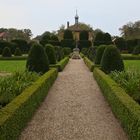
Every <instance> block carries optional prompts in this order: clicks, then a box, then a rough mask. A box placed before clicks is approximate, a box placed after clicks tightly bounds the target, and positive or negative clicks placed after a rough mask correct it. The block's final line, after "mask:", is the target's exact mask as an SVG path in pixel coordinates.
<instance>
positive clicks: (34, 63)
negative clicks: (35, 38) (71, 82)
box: [26, 43, 49, 73]
mask: <svg viewBox="0 0 140 140" xmlns="http://www.w3.org/2000/svg"><path fill="white" fill-rule="evenodd" d="M26 68H27V70H29V71H35V72H37V73H45V72H47V71H48V70H49V61H48V57H47V54H46V53H45V50H44V48H43V47H42V46H41V45H40V44H37V43H36V44H34V45H33V46H32V47H31V49H30V51H29V55H28V59H27V64H26Z"/></svg>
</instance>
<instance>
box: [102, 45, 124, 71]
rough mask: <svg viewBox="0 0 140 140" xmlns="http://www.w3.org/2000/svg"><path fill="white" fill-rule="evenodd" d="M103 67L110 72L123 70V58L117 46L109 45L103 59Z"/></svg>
mask: <svg viewBox="0 0 140 140" xmlns="http://www.w3.org/2000/svg"><path fill="white" fill-rule="evenodd" d="M101 69H102V70H103V71H104V72H105V73H110V72H111V71H115V70H116V71H123V70H124V64H123V60H122V58H121V55H120V52H119V50H118V49H117V48H116V47H115V46H112V45H110V46H108V47H107V48H106V49H105V51H104V54H103V57H102V60H101Z"/></svg>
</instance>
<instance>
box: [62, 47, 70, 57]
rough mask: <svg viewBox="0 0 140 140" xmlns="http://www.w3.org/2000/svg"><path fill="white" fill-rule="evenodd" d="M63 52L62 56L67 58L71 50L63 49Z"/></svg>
mask: <svg viewBox="0 0 140 140" xmlns="http://www.w3.org/2000/svg"><path fill="white" fill-rule="evenodd" d="M63 51H64V55H65V56H68V55H70V53H71V48H68V47H67V48H63Z"/></svg>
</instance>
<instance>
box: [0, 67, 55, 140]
mask: <svg viewBox="0 0 140 140" xmlns="http://www.w3.org/2000/svg"><path fill="white" fill-rule="evenodd" d="M57 73H58V72H57V70H56V69H51V70H50V71H48V72H47V73H45V74H44V75H43V76H41V77H40V78H39V79H38V80H37V81H36V82H34V83H33V85H32V86H30V87H28V88H26V89H25V90H24V91H23V92H22V93H21V94H20V95H19V96H17V97H16V98H15V99H14V100H13V101H12V102H10V103H9V104H8V105H6V106H5V107H4V108H2V109H1V110H0V139H1V140H8V139H10V140H15V139H17V137H18V135H19V134H20V132H21V130H22V129H23V128H24V127H25V125H26V122H28V120H29V119H30V118H31V117H32V115H33V113H34V111H35V110H36V108H37V107H38V106H39V105H40V103H41V102H42V101H43V100H44V98H45V97H46V95H47V93H48V91H49V89H50V87H51V86H52V84H53V82H54V81H55V79H56V77H57Z"/></svg>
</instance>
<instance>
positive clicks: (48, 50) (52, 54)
mask: <svg viewBox="0 0 140 140" xmlns="http://www.w3.org/2000/svg"><path fill="white" fill-rule="evenodd" d="M45 52H46V54H47V56H48V59H49V63H50V64H56V55H55V49H54V46H52V45H51V44H47V45H45Z"/></svg>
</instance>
